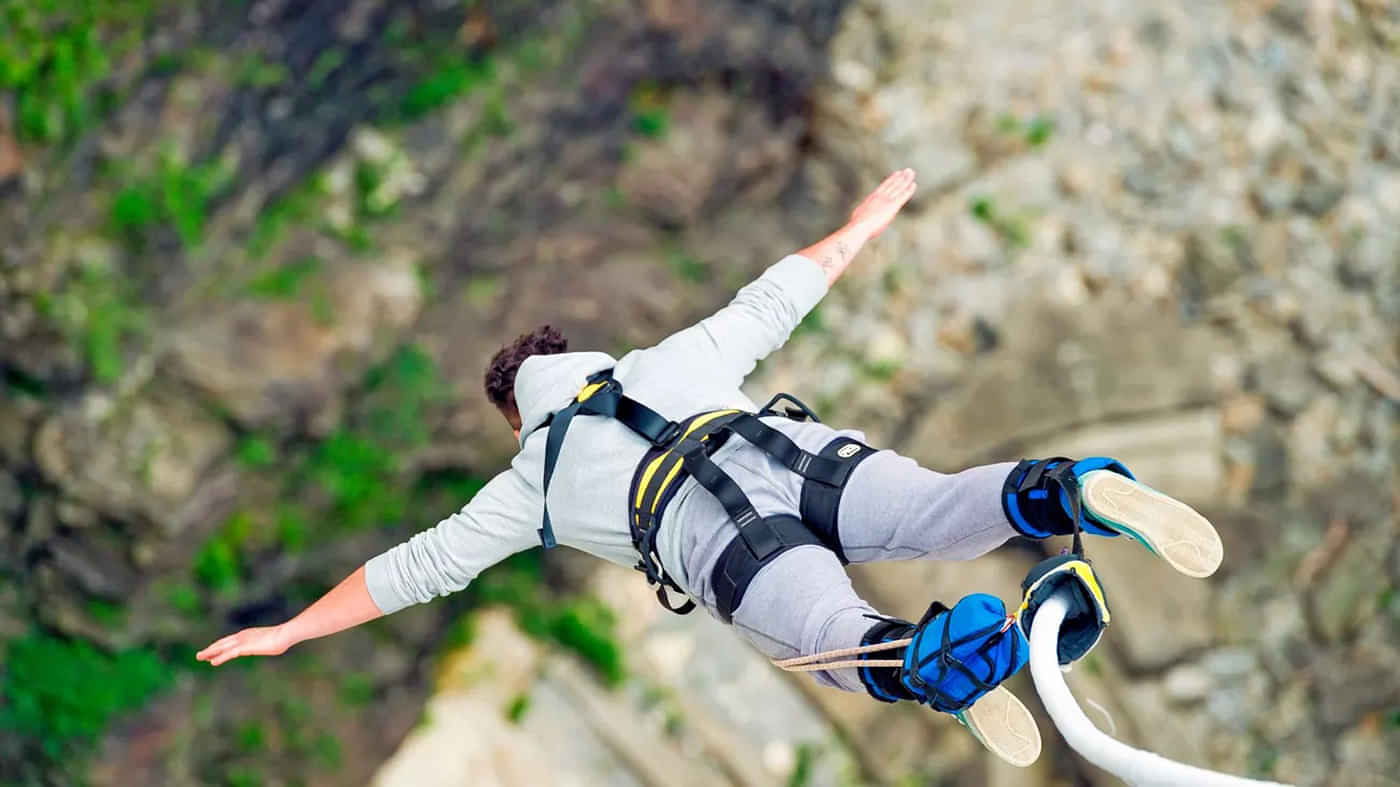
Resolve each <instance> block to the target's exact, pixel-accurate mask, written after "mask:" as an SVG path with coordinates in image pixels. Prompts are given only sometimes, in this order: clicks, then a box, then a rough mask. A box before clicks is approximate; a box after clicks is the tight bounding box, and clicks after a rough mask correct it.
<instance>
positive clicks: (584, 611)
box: [546, 597, 626, 685]
mask: <svg viewBox="0 0 1400 787" xmlns="http://www.w3.org/2000/svg"><path fill="white" fill-rule="evenodd" d="M546 619H547V620H548V631H549V636H550V637H551V638H552V639H553V640H554V641H555V642H557V643H559V644H560V645H562V646H564V647H565V648H566V649H568V650H571V651H573V652H574V653H576V654H578V656H579V657H580V658H582V659H583V660H584V661H586V662H588V663H589V664H591V665H592V666H593V667H594V668H595V669H596V670H597V671H598V673H599V674H600V675H601V676H602V677H603V679H604V680H606V681H607V682H608V683H609V684H610V685H617V684H619V683H621V682H622V680H623V678H625V677H626V670H625V669H624V667H623V660H622V647H621V645H620V644H619V643H618V641H617V638H616V635H615V634H614V629H615V628H616V624H617V618H616V616H615V615H614V614H613V611H612V608H611V607H609V606H607V605H606V604H604V603H602V602H600V601H598V600H596V599H592V598H586V597H584V598H577V599H573V600H571V601H568V602H565V603H564V604H562V605H560V607H559V609H558V610H557V612H556V613H555V614H554V615H553V616H552V617H550V618H546Z"/></svg>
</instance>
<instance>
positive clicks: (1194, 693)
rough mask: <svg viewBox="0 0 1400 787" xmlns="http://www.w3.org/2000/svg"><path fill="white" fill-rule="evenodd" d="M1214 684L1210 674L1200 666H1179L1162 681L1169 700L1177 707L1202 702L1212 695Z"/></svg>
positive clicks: (1170, 671)
mask: <svg viewBox="0 0 1400 787" xmlns="http://www.w3.org/2000/svg"><path fill="white" fill-rule="evenodd" d="M1213 684H1214V682H1213V681H1212V679H1211V676H1210V673H1209V672H1208V671H1207V670H1206V669H1204V668H1203V667H1201V666H1200V665H1198V664H1180V665H1177V666H1175V667H1173V668H1172V669H1171V670H1169V671H1168V672H1167V674H1166V677H1164V678H1163V679H1162V688H1163V690H1164V691H1166V693H1167V699H1168V700H1169V701H1171V702H1172V703H1173V704H1177V705H1189V704H1191V703H1195V702H1200V701H1201V700H1203V699H1205V697H1206V695H1208V694H1209V693H1210V690H1211V686H1212V685H1213Z"/></svg>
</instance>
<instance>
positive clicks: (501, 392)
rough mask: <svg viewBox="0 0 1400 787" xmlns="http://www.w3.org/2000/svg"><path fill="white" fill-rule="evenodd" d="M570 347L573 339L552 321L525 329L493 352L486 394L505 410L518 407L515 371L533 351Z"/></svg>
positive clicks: (559, 350) (550, 352) (551, 352)
mask: <svg viewBox="0 0 1400 787" xmlns="http://www.w3.org/2000/svg"><path fill="white" fill-rule="evenodd" d="M568 349H569V340H568V339H565V338H564V335H563V334H562V333H560V332H559V331H556V330H555V329H554V328H552V327H551V326H548V325H542V326H540V327H538V328H536V329H535V330H533V331H530V332H529V333H522V334H520V337H519V338H517V339H516V340H515V341H513V342H511V343H510V344H507V345H506V346H504V347H502V348H501V349H499V350H497V351H496V354H495V355H493V356H491V365H490V366H487V367H486V397H487V398H488V399H490V400H491V402H492V404H494V405H496V406H497V407H499V408H501V409H503V410H515V409H516V405H515V373H516V372H518V371H520V364H521V363H523V362H524V361H525V359H526V358H529V357H530V356H532V355H556V354H558V353H562V352H564V351H566V350H568Z"/></svg>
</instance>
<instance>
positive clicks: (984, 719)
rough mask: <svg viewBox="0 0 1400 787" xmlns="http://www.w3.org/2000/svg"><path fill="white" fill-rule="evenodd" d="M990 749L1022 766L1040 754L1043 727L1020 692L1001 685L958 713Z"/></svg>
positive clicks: (975, 736)
mask: <svg viewBox="0 0 1400 787" xmlns="http://www.w3.org/2000/svg"><path fill="white" fill-rule="evenodd" d="M954 716H955V717H956V718H957V719H958V721H960V722H962V723H963V724H964V725H966V726H967V729H968V730H969V731H970V732H971V733H972V736H973V737H974V738H976V739H977V740H978V741H979V742H980V743H981V744H982V745H983V746H986V747H987V751H990V752H991V753H992V754H995V755H996V756H998V757H1000V758H1001V759H1003V760H1005V761H1006V762H1009V763H1011V764H1012V765H1015V766H1016V767H1018V768H1025V767H1027V766H1029V765H1030V764H1031V763H1033V762H1035V761H1036V758H1038V757H1039V756H1040V728H1039V727H1037V726H1036V724H1035V717H1034V716H1032V715H1031V712H1030V711H1029V710H1026V706H1025V705H1022V704H1021V701H1020V700H1018V699H1016V695H1015V694H1012V693H1011V692H1010V691H1007V690H1006V687H1005V686H997V687H996V688H995V689H992V690H991V691H989V692H987V693H986V694H984V695H983V696H982V698H981V699H979V700H977V702H976V703H975V704H973V706H972V707H971V708H968V709H967V710H965V711H962V712H961V713H957V714H954Z"/></svg>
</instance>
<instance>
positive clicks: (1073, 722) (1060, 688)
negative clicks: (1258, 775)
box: [1030, 593, 1291, 787]
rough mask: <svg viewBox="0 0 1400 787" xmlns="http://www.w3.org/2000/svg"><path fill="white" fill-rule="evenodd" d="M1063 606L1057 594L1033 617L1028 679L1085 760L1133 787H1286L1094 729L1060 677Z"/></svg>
mask: <svg viewBox="0 0 1400 787" xmlns="http://www.w3.org/2000/svg"><path fill="white" fill-rule="evenodd" d="M1067 609H1068V607H1067V606H1066V605H1065V600H1064V598H1062V597H1061V595H1060V594H1059V593H1056V594H1055V595H1054V596H1051V597H1050V598H1049V599H1046V601H1045V603H1044V604H1042V605H1041V606H1040V609H1039V610H1038V611H1037V612H1036V615H1035V622H1034V623H1033V624H1032V626H1031V658H1030V666H1031V679H1032V680H1034V681H1035V690H1036V693H1038V694H1039V695H1040V700H1041V702H1042V703H1044V705H1045V710H1046V711H1047V712H1048V713H1049V714H1050V719H1051V720H1052V721H1054V722H1055V727H1056V728H1057V729H1059V731H1060V734H1061V735H1063V736H1064V738H1065V741H1066V742H1067V743H1069V745H1070V746H1071V747H1073V748H1074V750H1075V751H1077V752H1079V754H1080V755H1081V756H1083V757H1084V759H1086V760H1088V761H1089V762H1092V763H1093V764H1095V765H1097V766H1099V767H1100V768H1103V769H1104V770H1106V771H1108V772H1109V773H1111V774H1113V775H1114V776H1117V777H1118V778H1120V779H1122V780H1123V781H1125V782H1127V783H1128V784H1130V785H1132V786H1133V787H1168V785H1171V786H1172V787H1179V786H1180V785H1192V787H1245V785H1272V787H1291V786H1290V785H1283V784H1280V783H1279V782H1270V781H1260V780H1257V779H1245V778H1242V777H1239V776H1230V775H1228V774H1224V773H1219V772H1217V771H1211V770H1207V769H1205V768H1197V767H1196V766H1194V765H1186V764H1185V763H1180V762H1176V761H1175V760H1169V759H1167V758H1166V757H1163V756H1161V755H1159V754H1154V753H1152V752H1150V751H1143V750H1142V749H1136V748H1133V747H1132V746H1129V745H1128V744H1126V743H1123V742H1122V741H1119V740H1117V739H1115V738H1113V737H1111V736H1109V735H1107V734H1106V733H1104V732H1103V731H1102V730H1100V729H1099V728H1098V727H1095V726H1094V723H1093V722H1092V721H1090V720H1089V717H1088V716H1086V715H1084V711H1083V709H1081V708H1080V707H1079V703H1078V702H1077V701H1075V699H1074V695H1073V694H1071V693H1070V690H1069V686H1068V684H1066V683H1065V676H1064V674H1063V673H1062V672H1060V661H1059V657H1058V655H1057V652H1056V648H1057V645H1058V643H1059V641H1060V624H1061V623H1063V622H1064V619H1065V612H1066V610H1067Z"/></svg>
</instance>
